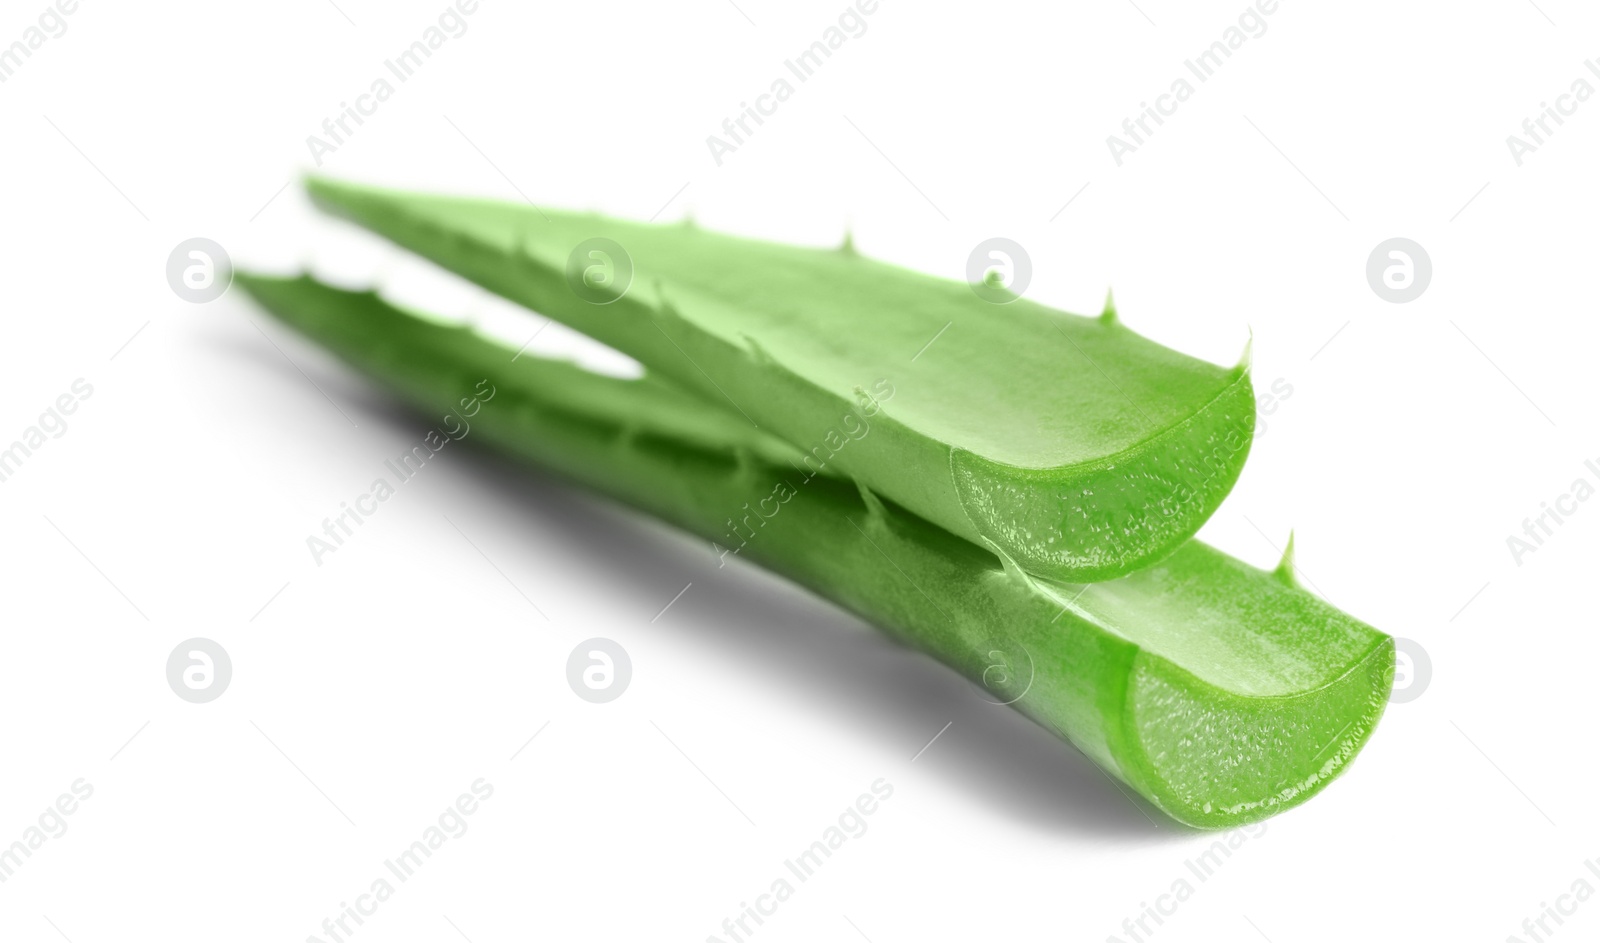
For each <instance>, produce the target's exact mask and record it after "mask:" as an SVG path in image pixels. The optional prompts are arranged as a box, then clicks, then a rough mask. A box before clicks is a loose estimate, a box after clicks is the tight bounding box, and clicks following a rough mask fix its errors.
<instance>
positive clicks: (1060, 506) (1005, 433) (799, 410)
mask: <svg viewBox="0 0 1600 943" xmlns="http://www.w3.org/2000/svg"><path fill="white" fill-rule="evenodd" d="M308 187H309V189H310V192H311V195H312V197H313V199H314V200H315V201H316V202H317V203H318V205H320V206H321V207H323V208H324V209H327V210H329V211H330V212H333V213H336V214H338V215H341V216H344V217H346V218H348V219H350V220H353V221H354V222H356V223H359V224H360V225H362V226H365V227H367V228H369V229H371V230H372V231H374V232H376V233H378V234H380V235H382V236H384V237H386V238H388V239H390V240H393V241H394V242H396V243H398V244H399V245H401V246H404V247H406V248H408V249H410V250H412V251H414V252H417V253H419V254H421V255H423V256H425V257H427V258H429V259H431V260H433V261H434V262H437V263H439V264H440V265H442V266H444V267H445V268H447V269H450V270H452V271H454V272H457V273H458V274H460V275H463V276H465V277H466V278H469V279H471V280H473V281H475V282H477V283H479V284H480V285H482V286H484V287H485V288H488V289H489V290H491V291H494V292H496V293H498V294H500V295H503V296H504V297H506V298H509V299H511V300H513V301H516V302H518V303H521V304H523V305H526V306H527V307H529V308H532V309H534V310H536V311H538V312H541V313H543V314H545V315H548V316H550V317H553V318H555V319H557V320H559V321H562V322H563V323H565V324H568V325H570V326H571V327H573V328H576V329H577V330H579V331H582V332H583V333H585V334H588V335H589V336H591V337H593V338H595V339H597V340H599V341H601V342H603V343H605V344H608V345H610V346H612V347H614V348H616V349H617V350H620V351H622V352H624V353H626V354H629V355H630V356H632V357H634V358H635V359H637V360H639V361H640V362H641V363H643V364H645V366H646V367H648V368H649V369H650V370H652V371H654V372H656V373H658V374H660V375H662V376H664V377H668V378H670V379H672V380H674V381H676V382H677V383H679V384H680V385H681V386H683V387H685V388H687V389H689V390H693V391H695V392H697V393H699V394H701V395H703V396H704V397H706V398H708V399H714V400H716V402H718V403H720V404H722V405H724V406H725V407H727V408H728V409H729V410H730V411H731V412H734V413H736V414H738V415H740V416H742V417H743V418H744V419H745V420H746V421H747V422H748V423H749V424H750V425H751V426H754V427H758V428H760V429H762V430H765V431H769V432H771V433H773V434H774V435H776V436H777V437H779V438H781V439H784V440H786V441H788V442H790V443H793V444H795V445H796V446H798V447H799V448H800V449H801V451H802V452H805V453H807V455H809V456H810V457H809V458H807V459H805V460H806V461H807V462H808V463H809V464H811V465H813V466H818V467H821V466H826V467H828V468H830V469H832V470H834V471H836V472H838V473H841V474H845V475H848V476H851V477H854V478H856V479H858V480H860V481H861V482H863V483H864V484H866V485H867V486H868V487H870V488H871V489H873V490H874V491H876V492H878V493H880V494H883V495H885V496H886V497H888V498H891V499H892V500H894V501H896V502H898V503H899V504H901V505H904V506H905V507H906V508H908V509H910V510H912V511H914V512H915V513H917V514H919V515H921V516H922V517H925V518H927V519H928V520H930V521H932V522H934V523H935V524H937V525H939V526H940V527H943V528H945V529H947V530H949V531H951V532H952V533H954V534H957V535H959V536H961V537H964V538H966V539H968V540H971V541H974V542H979V543H982V542H987V543H988V544H990V545H993V546H995V547H996V548H997V549H998V550H999V551H1000V552H1002V553H1004V554H1006V555H1008V556H1010V557H1011V558H1012V559H1013V560H1015V561H1016V562H1017V564H1018V565H1019V566H1021V567H1022V568H1023V569H1025V570H1028V571H1029V572H1033V573H1038V574H1040V575H1043V576H1048V577H1051V578H1055V579H1065V580H1085V581H1087V580H1101V579H1110V578H1114V577H1118V576H1122V575H1125V574H1127V573H1129V572H1132V571H1133V570H1136V569H1138V568H1140V567H1142V566H1146V565H1148V564H1150V563H1152V562H1154V561H1155V560H1158V559H1160V558H1161V557H1163V556H1165V555H1166V554H1168V553H1171V552H1172V551H1173V550H1175V549H1176V548H1177V547H1179V546H1180V545H1181V544H1182V543H1183V542H1184V541H1185V540H1187V539H1188V538H1190V537H1192V536H1193V535H1194V533H1195V532H1196V531H1197V530H1199V528H1200V526H1201V525H1202V524H1203V523H1204V522H1205V520H1206V518H1208V517H1209V516H1210V515H1211V513H1212V512H1213V511H1215V510H1216V508H1217V506H1218V504H1220V503H1221V501H1222V499H1223V498H1224V497H1225V496H1226V495H1227V493H1228V491H1229V489H1230V488H1232V486H1233V483H1234V481H1235V480H1236V479H1237V477H1238V475H1239V471H1240V469H1241V468H1242V466H1243V464H1244V460H1245V456H1246V455H1247V454H1248V452H1249V446H1250V442H1251V439H1252V434H1253V431H1254V425H1255V403H1254V394H1253V392H1252V389H1251V384H1250V378H1249V375H1248V370H1247V368H1246V367H1245V366H1243V365H1241V366H1239V367H1235V368H1231V369H1229V368H1222V367H1217V366H1214V365H1212V364H1208V363H1205V362H1203V361H1199V360H1196V359H1194V358H1192V357H1188V356H1186V355H1184V354H1180V353H1178V352H1176V351H1173V350H1171V349H1168V348H1166V347H1163V346H1161V345H1159V344H1156V343H1154V342H1152V341H1149V340H1147V339H1145V338H1143V337H1140V336H1139V335H1138V334H1135V333H1134V332H1133V331H1131V330H1129V329H1128V328H1127V327H1125V326H1123V325H1122V324H1121V323H1119V322H1118V321H1117V320H1116V318H1115V317H1104V318H1090V317H1080V316H1077V315H1071V314H1067V313H1064V312H1060V311H1056V310H1053V309H1050V308H1047V307H1045V306H1043V305H1039V304H1036V303H1034V302H1033V301H1030V300H1028V299H1027V298H1016V299H1014V300H1013V301H1011V302H1010V303H1008V304H995V303H991V302H989V301H985V300H983V299H981V298H980V297H979V296H978V295H977V293H975V292H974V291H973V290H972V286H970V285H968V284H966V283H965V282H958V281H948V280H944V279H938V278H934V277H931V276H927V275H922V274H919V273H916V272H911V271H908V270H906V269H902V268H897V267H895V266H892V265H887V264H884V263H882V262H877V261H874V260H872V259H868V258H865V257H863V256H861V255H859V254H857V253H856V252H855V251H853V250H852V249H849V248H848V247H846V248H842V249H810V248H800V247H795V246H786V245H777V244H772V243H766V242H758V241H755V240H750V239H742V238H736V237H732V236H726V235H719V234H716V233H711V232H706V231H704V230H702V229H699V228H697V227H693V226H686V225H650V224H640V223H630V222H623V221H620V220H614V219H607V218H604V217H600V216H596V215H588V214H571V213H560V212H556V211H554V210H547V209H542V208H537V207H534V206H531V205H526V204H509V203H499V202H490V201H482V200H467V199H457V198H451V197H439V196H425V195H417V194H409V193H401V192H395V191H389V190H382V189H376V188H370V187H360V186H354V185H349V184H344V183H335V182H332V181H328V180H322V179H312V180H310V181H309V182H308ZM594 239H605V240H610V244H599V245H597V244H595V243H592V242H591V240H594ZM630 271H631V276H630V275H629V274H628V273H629V272H630ZM884 383H887V384H889V385H891V386H892V388H893V389H894V390H895V394H894V399H893V402H892V403H890V404H887V405H886V406H885V408H884V409H883V411H882V413H881V415H878V416H876V417H875V421H874V423H873V431H872V434H871V435H870V436H868V437H866V438H865V439H863V440H862V441H860V442H859V443H847V442H846V439H847V438H848V436H849V434H850V432H851V431H852V430H851V429H849V428H844V429H841V425H847V424H848V423H849V420H847V419H845V417H846V416H851V415H854V416H856V417H857V418H861V416H860V413H861V411H862V410H863V409H864V408H871V406H872V401H873V399H874V398H875V397H874V393H873V390H874V389H875V388H876V387H877V385H879V384H884Z"/></svg>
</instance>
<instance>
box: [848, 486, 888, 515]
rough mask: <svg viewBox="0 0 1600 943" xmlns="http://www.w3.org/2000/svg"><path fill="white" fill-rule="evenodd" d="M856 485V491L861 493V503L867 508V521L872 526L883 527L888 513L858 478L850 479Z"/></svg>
mask: <svg viewBox="0 0 1600 943" xmlns="http://www.w3.org/2000/svg"><path fill="white" fill-rule="evenodd" d="M851 480H853V481H854V482H855V483H856V490H858V491H860V492H861V503H862V504H865V505H866V506H867V520H868V521H870V522H871V523H873V524H877V525H880V526H881V525H883V524H885V523H886V522H887V521H888V520H889V512H888V511H887V510H886V509H885V508H884V506H883V502H882V501H880V500H878V496H877V495H875V494H873V493H872V489H871V488H868V487H867V486H866V484H865V483H864V482H862V480H861V479H859V478H854V479H851Z"/></svg>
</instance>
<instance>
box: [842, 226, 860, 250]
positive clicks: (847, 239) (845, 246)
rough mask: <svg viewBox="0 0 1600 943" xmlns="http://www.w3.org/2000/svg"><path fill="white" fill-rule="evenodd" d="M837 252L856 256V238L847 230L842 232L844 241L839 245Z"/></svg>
mask: <svg viewBox="0 0 1600 943" xmlns="http://www.w3.org/2000/svg"><path fill="white" fill-rule="evenodd" d="M839 251H840V252H842V253H844V254H845V255H855V254H856V236H855V233H853V232H851V231H850V230H849V229H848V228H847V229H845V231H844V241H843V242H840V243H839Z"/></svg>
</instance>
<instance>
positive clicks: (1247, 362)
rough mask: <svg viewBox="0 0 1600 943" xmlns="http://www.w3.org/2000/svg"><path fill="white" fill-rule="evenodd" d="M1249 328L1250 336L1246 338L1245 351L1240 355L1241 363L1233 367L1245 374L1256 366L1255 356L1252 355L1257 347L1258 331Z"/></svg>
mask: <svg viewBox="0 0 1600 943" xmlns="http://www.w3.org/2000/svg"><path fill="white" fill-rule="evenodd" d="M1248 330H1249V331H1250V336H1249V337H1247V338H1245V342H1244V353H1243V354H1240V355H1239V363H1238V365H1237V366H1235V367H1234V368H1233V369H1235V370H1237V371H1239V372H1240V373H1244V374H1248V373H1249V372H1250V369H1251V367H1252V366H1254V363H1253V359H1254V358H1253V355H1252V353H1251V351H1252V349H1253V348H1254V347H1255V343H1256V332H1255V329H1254V328H1249V329H1248Z"/></svg>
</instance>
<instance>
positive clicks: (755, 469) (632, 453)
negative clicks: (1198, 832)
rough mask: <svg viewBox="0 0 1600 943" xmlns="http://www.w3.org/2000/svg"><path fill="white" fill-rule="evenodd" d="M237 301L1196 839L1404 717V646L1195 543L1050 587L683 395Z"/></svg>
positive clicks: (318, 288)
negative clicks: (896, 653)
mask: <svg viewBox="0 0 1600 943" xmlns="http://www.w3.org/2000/svg"><path fill="white" fill-rule="evenodd" d="M237 282H238V284H239V285H240V286H241V287H243V288H244V289H245V290H246V291H248V292H249V293H250V294H251V295H253V296H254V297H255V298H256V299H257V300H258V301H259V302H260V303H261V304H262V305H263V306H264V307H265V308H266V309H267V310H268V311H269V312H271V313H272V314H273V315H275V316H276V317H278V318H279V319H281V320H282V321H284V322H285V323H287V324H289V325H291V326H292V327H294V328H295V329H297V330H299V331H300V332H302V333H303V334H305V335H307V336H308V337H310V338H312V339H313V340H315V341H316V342H318V343H320V344H321V345H323V346H325V347H326V348H328V349H329V350H331V351H332V352H333V353H335V354H336V355H338V356H339V357H341V358H342V359H344V360H345V361H347V362H348V363H350V364H351V365H353V366H354V367H355V368H357V369H358V370H360V371H361V372H363V373H365V374H367V375H368V376H370V377H371V378H373V379H374V380H376V381H377V382H378V383H380V384H382V385H383V386H385V387H388V388H389V389H391V390H393V391H395V392H397V393H398V394H400V395H401V396H402V397H403V398H405V399H406V400H407V401H409V402H410V403H412V404H413V405H415V406H417V407H418V408H421V409H424V410H426V411H428V412H430V413H435V414H437V413H439V412H440V411H443V410H447V409H452V408H454V407H456V406H457V405H458V404H459V403H461V402H462V401H463V398H472V397H481V390H482V389H483V387H482V386H481V385H480V384H481V382H482V381H485V380H487V381H488V382H489V384H490V385H491V387H492V389H493V396H492V399H490V400H489V401H487V402H484V403H482V404H481V406H479V407H476V411H475V412H474V414H473V417H472V418H471V420H470V422H471V423H472V431H471V436H472V438H473V440H474V441H480V442H483V443H486V444H492V445H494V446H496V447H498V448H501V449H503V450H505V451H508V452H510V453H513V454H515V455H518V456H521V457H523V458H525V459H529V460H531V461H533V462H536V463H538V464H540V465H543V466H545V467H548V468H552V469H554V470H556V471H558V472H560V473H562V474H564V475H566V476H568V477H570V478H571V479H573V480H575V481H577V482H580V483H582V484H584V485H587V486H589V487H592V488H595V489H598V490H600V491H602V492H605V493H607V494H610V495H612V496H614V497H616V498H619V499H621V500H623V501H625V502H628V503H630V504H633V505H635V506H637V507H639V508H642V509H644V510H645V511H647V512H649V513H651V514H654V515H657V516H659V517H661V518H663V519H665V520H667V521H670V522H672V523H674V524H676V525H678V526H680V527H683V528H684V529H686V530H689V531H691V532H693V533H696V534H699V535H701V536H703V537H706V538H708V539H710V540H712V541H714V542H717V543H719V544H720V545H721V546H722V547H723V548H724V550H725V551H727V552H729V553H735V552H736V553H737V554H738V555H740V556H748V557H750V558H752V559H754V560H756V561H759V562H761V563H762V564H764V565H766V566H768V567H770V568H771V569H773V570H775V571H777V572H779V573H783V574H785V575H787V576H789V577H790V578H792V579H794V580H796V581H797V582H799V583H801V584H803V585H805V586H807V587H809V588H810V589H812V590H813V591H815V592H816V593H818V594H819V595H821V596H823V597H825V598H827V599H830V600H833V601H834V602H836V603H838V604H839V605H841V606H844V607H845V608H847V609H850V610H852V611H854V612H856V613H859V614H860V615H862V616H863V617H865V618H867V619H868V620H870V621H872V622H874V623H876V624H877V625H879V626H881V627H882V628H883V629H884V630H885V631H888V632H889V633H891V634H893V635H895V636H896V637H898V638H900V639H902V640H904V641H905V642H907V643H909V644H911V645H913V646H915V647H918V648H920V649H922V650H924V651H927V652H929V653H930V654H932V655H933V656H935V657H936V658H938V659H940V660H942V661H944V662H945V663H947V664H949V665H950V666H951V667H953V668H955V669H956V670H958V671H960V672H962V673H963V674H965V675H966V676H967V677H969V678H971V679H973V680H974V681H975V682H977V683H978V684H980V685H982V686H983V687H984V689H985V691H986V692H987V693H988V694H989V695H990V696H991V699H992V700H994V701H996V702H998V703H1009V704H1010V705H1011V706H1012V707H1014V708H1016V709H1017V710H1019V711H1021V712H1022V713H1024V714H1026V715H1027V716H1029V717H1031V718H1033V719H1034V720H1035V721H1037V722H1038V723H1040V724H1041V725H1043V726H1044V727H1046V728H1047V729H1050V730H1053V731H1055V732H1056V733H1057V734H1059V735H1060V736H1062V737H1064V738H1066V739H1067V740H1069V741H1071V742H1072V743H1074V744H1075V745H1077V746H1078V747H1079V748H1080V749H1081V750H1082V751H1083V752H1084V753H1086V754H1087V755H1088V756H1090V757H1092V758H1093V759H1094V760H1095V761H1096V762H1097V763H1099V764H1100V765H1101V766H1103V767H1104V768H1105V769H1106V770H1108V771H1110V772H1111V773H1112V774H1114V775H1115V776H1117V777H1118V778H1119V779H1121V780H1122V781H1123V782H1125V783H1127V784H1128V785H1129V786H1130V787H1132V788H1133V789H1134V790H1136V791H1137V792H1138V793H1139V794H1140V795H1142V796H1144V797H1145V798H1146V799H1148V800H1149V801H1151V802H1152V803H1154V804H1155V805H1156V806H1158V807H1160V808H1161V809H1163V810H1165V811H1166V813H1167V814H1169V815H1170V816H1172V817H1173V818H1174V819H1177V820H1178V821H1180V822H1184V823H1187V824H1190V825H1194V826H1199V827H1206V828H1223V827H1229V826H1233V825H1237V824H1241V823H1246V822H1251V821H1254V820H1257V819H1261V818H1265V817H1266V816H1268V815H1271V814H1273V813H1275V812H1278V811H1281V810H1283V809H1286V808H1289V807H1291V806H1294V805H1296V804H1298V803H1300V802H1304V801H1305V800H1306V799H1308V798H1310V797H1311V796H1312V795H1314V794H1316V793H1317V792H1318V791H1320V790H1321V789H1322V788H1323V787H1324V786H1326V785H1327V784H1328V782H1329V781H1330V780H1331V779H1332V778H1333V777H1334V776H1336V775H1337V774H1338V773H1339V772H1341V771H1342V770H1343V769H1344V768H1345V767H1346V766H1347V765H1348V764H1349V763H1350V761H1351V759H1352V758H1353V757H1354V756H1355V754H1356V753H1357V752H1358V751H1359V749H1360V748H1361V746H1362V745H1363V744H1364V743H1365V742H1366V739H1367V737H1368V736H1369V735H1370V734H1371V732H1372V730H1373V728H1374V726H1375V725H1376V723H1377V721H1378V718H1379V717H1380V715H1381V714H1382V712H1383V709H1384V706H1385V704H1386V703H1387V699H1388V694H1389V690H1390V686H1391V684H1392V680H1393V674H1394V644H1393V640H1392V639H1390V638H1389V637H1388V636H1386V635H1384V634H1383V633H1381V632H1378V631H1377V630H1375V629H1373V628H1371V627H1369V626H1367V625H1365V624H1364V623H1362V622H1360V621H1358V620H1356V619H1354V618H1352V617H1351V616H1349V615H1346V614H1345V613H1343V612H1341V611H1339V610H1338V609H1336V608H1334V607H1333V606H1330V605H1328V604H1327V603H1325V602H1323V601H1322V600H1320V599H1318V598H1316V597H1314V596H1312V595H1310V594H1309V593H1307V592H1305V591H1304V590H1302V589H1301V588H1299V587H1298V586H1296V585H1295V583H1294V581H1293V579H1292V578H1290V577H1289V576H1288V574H1289V573H1290V572H1291V568H1290V567H1288V566H1282V567H1280V568H1279V570H1278V571H1277V572H1274V573H1268V572H1265V571H1262V570H1259V569H1256V568H1254V567H1251V566H1248V565H1246V564H1244V563H1241V562H1239V561H1238V560H1234V559H1232V558H1230V557H1228V556H1227V555H1225V554H1223V553H1221V552H1219V551H1217V550H1214V549H1212V548H1210V547H1207V546H1206V545H1204V544H1202V543H1200V542H1198V541H1189V542H1187V543H1186V544H1184V545H1183V546H1182V547H1181V548H1180V549H1178V550H1177V551H1176V552H1175V553H1173V554H1171V555H1170V556H1168V557H1167V558H1166V559H1165V560H1163V561H1162V562H1160V563H1157V564H1155V565H1154V566H1151V567H1149V568H1147V569H1144V570H1141V571H1139V572H1137V573H1134V574H1132V575H1130V576H1126V577H1123V578H1120V579H1116V580H1110V581H1105V582H1095V583H1087V584H1069V583H1062V582H1057V581H1054V580H1049V579H1042V578H1038V577H1034V576H1030V575H1029V574H1027V573H1025V572H1023V571H1021V570H1019V569H1018V568H1017V567H1016V566H1014V565H1011V564H1009V563H1008V562H1007V561H1006V560H1004V559H1003V558H1001V557H999V556H996V555H995V554H993V553H990V552H987V551H985V550H983V549H982V548H981V547H979V546H978V545H976V544H973V543H971V542H968V541H966V540H964V539H962V538H961V537H959V536H957V535H955V534H953V533H951V532H950V531H948V530H945V529H943V528H940V527H937V526H935V525H933V524H931V523H929V522H928V521H926V520H924V519H922V518H920V517H918V516H916V515H914V514H911V513H909V512H908V511H906V510H904V509H903V508H901V507H898V506H896V505H894V504H892V503H886V502H884V501H883V500H881V499H880V498H879V497H877V496H876V495H875V494H874V493H873V492H872V490H870V488H869V487H866V486H864V485H862V484H860V483H859V482H857V481H852V480H850V479H848V478H847V477H844V476H841V475H839V474H836V473H834V472H828V473H824V474H819V475H815V476H810V477H808V476H807V473H806V472H805V470H804V468H803V466H801V465H799V459H800V457H801V453H800V451H799V450H797V449H795V448H794V447H792V446H790V445H788V444H786V443H785V442H783V441H781V440H779V439H777V438H775V437H773V436H771V435H769V434H767V433H765V432H762V431H761V430H758V429H755V428H754V427H752V426H751V425H750V424H749V423H748V422H747V421H745V420H744V419H743V418H742V417H740V416H739V415H738V414H737V413H736V412H735V411H733V410H732V409H727V408H723V407H719V406H716V405H714V404H712V403H710V401H708V400H706V399H704V398H702V397H701V396H699V395H698V394H695V393H691V392H689V391H685V390H684V389H682V388H681V387H680V386H678V385H676V384H674V383H672V382H670V381H667V380H664V379H661V378H658V377H656V376H653V375H651V374H648V373H647V374H646V375H645V376H644V377H643V378H642V379H639V380H618V379H613V378H609V377H602V376H598V375H595V374H592V373H589V372H587V371H585V370H582V369H580V368H578V367H576V366H574V365H571V364H567V363H561V362H556V361H550V360H544V359H541V358H536V357H531V356H529V355H527V354H522V355H520V356H515V359H514V354H515V352H514V351H512V350H511V349H509V348H507V347H505V346H503V345H501V344H499V343H497V342H494V341H492V340H489V339H486V338H484V337H482V336H480V335H478V334H476V333H474V332H473V331H471V330H469V329H466V328H463V327H459V326H451V325H446V324H441V323H439V322H437V321H435V320H432V319H428V318H424V317H420V316H418V315H416V314H413V313H410V312H407V311H404V310H401V309H398V308H395V307H393V306H391V305H389V304H387V303H386V302H384V301H383V300H381V299H380V298H378V297H377V296H376V295H375V294H373V293H370V292H366V293H356V292H346V291H341V290H338V289H333V288H329V287H326V286H323V285H320V284H318V283H317V282H315V281H312V280H311V279H309V278H294V279H276V278H264V277H259V276H250V275H243V274H241V275H239V276H237ZM898 399H899V394H896V396H895V398H894V399H893V400H891V404H892V403H893V402H898ZM885 408H887V406H886V407H885ZM730 529H732V530H733V531H734V532H735V533H736V534H738V535H740V536H736V537H733V538H732V540H734V541H741V540H742V543H741V544H737V545H734V544H732V543H731V542H730V536H729V533H730Z"/></svg>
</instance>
